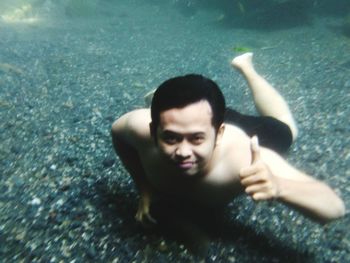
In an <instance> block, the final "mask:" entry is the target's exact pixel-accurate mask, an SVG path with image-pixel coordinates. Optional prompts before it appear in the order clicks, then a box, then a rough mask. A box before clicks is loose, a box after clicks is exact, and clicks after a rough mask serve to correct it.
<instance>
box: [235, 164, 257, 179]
mask: <svg viewBox="0 0 350 263" xmlns="http://www.w3.org/2000/svg"><path fill="white" fill-rule="evenodd" d="M261 169H262V166H261V165H260V164H259V163H255V164H252V165H250V166H249V167H244V168H242V169H241V170H240V173H239V175H240V177H241V178H243V177H248V176H252V175H254V174H257V173H259V172H260V171H261Z"/></svg>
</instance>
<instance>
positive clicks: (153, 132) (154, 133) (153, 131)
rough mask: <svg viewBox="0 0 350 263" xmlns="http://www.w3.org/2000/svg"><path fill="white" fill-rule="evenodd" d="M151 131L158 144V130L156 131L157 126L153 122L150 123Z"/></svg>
mask: <svg viewBox="0 0 350 263" xmlns="http://www.w3.org/2000/svg"><path fill="white" fill-rule="evenodd" d="M149 132H150V134H151V137H152V138H153V141H154V143H155V144H156V145H158V143H157V134H156V133H157V131H156V127H155V126H154V123H153V122H150V123H149Z"/></svg>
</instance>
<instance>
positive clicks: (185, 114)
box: [156, 100, 223, 176]
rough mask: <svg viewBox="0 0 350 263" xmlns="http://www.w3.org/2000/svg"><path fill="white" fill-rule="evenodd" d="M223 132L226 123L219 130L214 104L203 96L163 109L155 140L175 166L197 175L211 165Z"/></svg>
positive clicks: (186, 173)
mask: <svg viewBox="0 0 350 263" xmlns="http://www.w3.org/2000/svg"><path fill="white" fill-rule="evenodd" d="M222 133H223V125H222V126H221V128H220V129H219V131H218V133H217V134H216V131H215V128H214V126H213V124H212V110H211V107H210V105H209V103H208V102H207V101H203V100H202V101H199V102H196V103H193V104H190V105H188V106H185V107H184V108H180V109H179V108H174V109H169V110H165V111H163V112H161V113H160V121H159V125H158V127H157V129H156V140H157V145H158V147H159V149H160V151H161V153H162V154H163V155H164V156H165V158H166V159H167V161H169V162H170V164H171V165H172V166H174V169H177V170H178V172H179V173H180V174H183V175H188V176H195V175H203V174H205V173H206V171H207V170H208V169H209V167H210V164H211V160H212V157H213V153H214V149H215V146H216V143H217V140H218V139H220V138H221V136H222Z"/></svg>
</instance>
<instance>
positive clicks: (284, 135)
mask: <svg viewBox="0 0 350 263" xmlns="http://www.w3.org/2000/svg"><path fill="white" fill-rule="evenodd" d="M225 123H228V124H233V125H235V126H237V127H240V128H241V129H242V130H244V131H245V133H246V134H247V135H248V136H250V137H251V136H253V135H257V136H258V139H259V144H260V145H262V146H264V147H267V148H270V149H272V150H274V151H276V152H278V153H280V154H284V153H286V152H287V151H288V149H289V147H290V146H291V145H292V142H293V136H292V132H291V130H290V128H289V126H288V125H287V124H285V123H284V122H281V121H279V120H277V119H275V118H273V117H269V116H248V115H243V114H241V113H239V112H237V111H235V110H232V109H230V108H227V109H226V113H225Z"/></svg>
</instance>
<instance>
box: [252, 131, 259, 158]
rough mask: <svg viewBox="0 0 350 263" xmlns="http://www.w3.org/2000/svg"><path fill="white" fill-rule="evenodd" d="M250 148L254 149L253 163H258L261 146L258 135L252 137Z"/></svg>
mask: <svg viewBox="0 0 350 263" xmlns="http://www.w3.org/2000/svg"><path fill="white" fill-rule="evenodd" d="M250 149H251V151H252V163H256V162H257V161H259V160H260V147H259V140H258V136H256V135H254V136H253V137H252V138H251V139H250Z"/></svg>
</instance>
